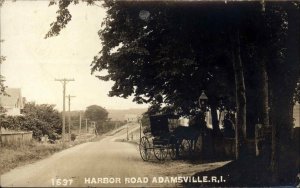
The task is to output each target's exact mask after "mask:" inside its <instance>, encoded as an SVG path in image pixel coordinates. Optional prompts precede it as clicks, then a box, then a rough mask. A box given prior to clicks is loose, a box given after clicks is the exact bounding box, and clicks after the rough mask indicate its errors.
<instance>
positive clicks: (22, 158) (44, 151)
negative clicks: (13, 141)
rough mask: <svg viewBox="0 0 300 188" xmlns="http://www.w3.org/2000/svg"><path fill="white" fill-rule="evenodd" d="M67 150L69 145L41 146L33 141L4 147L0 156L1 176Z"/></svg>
mask: <svg viewBox="0 0 300 188" xmlns="http://www.w3.org/2000/svg"><path fill="white" fill-rule="evenodd" d="M66 148H68V145H67V144H61V143H60V144H41V143H38V142H37V141H31V142H30V143H28V144H26V145H25V144H24V145H21V146H16V145H11V146H3V147H1V155H0V174H4V173H5V172H8V171H9V170H11V169H13V168H16V167H18V166H22V165H25V164H28V163H32V162H34V161H36V160H39V159H43V158H45V157H47V156H50V155H51V154H53V153H55V152H58V151H61V150H63V149H66Z"/></svg>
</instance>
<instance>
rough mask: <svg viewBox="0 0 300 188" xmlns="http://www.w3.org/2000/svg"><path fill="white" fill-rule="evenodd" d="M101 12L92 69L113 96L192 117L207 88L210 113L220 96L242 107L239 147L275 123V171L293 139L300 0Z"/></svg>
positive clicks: (136, 6) (132, 6)
mask: <svg viewBox="0 0 300 188" xmlns="http://www.w3.org/2000/svg"><path fill="white" fill-rule="evenodd" d="M91 2H95V1H91ZM69 3H70V2H68V3H64V2H63V1H60V3H59V5H60V10H63V11H62V12H58V13H59V14H60V15H59V16H58V19H57V22H55V23H54V24H53V25H52V28H51V30H50V32H49V33H48V36H52V35H56V34H58V33H59V32H60V28H63V27H65V24H66V23H67V22H68V21H69V20H70V19H69V18H70V17H69V16H68V14H64V12H67V11H65V9H66V7H67V6H68V5H69ZM104 7H105V8H106V9H107V17H106V19H105V21H104V25H105V27H104V29H103V30H101V31H100V32H99V36H100V38H101V40H102V45H103V48H102V50H101V51H100V52H99V55H98V56H96V57H95V59H94V61H93V63H92V71H93V72H94V73H97V72H101V71H103V70H107V72H108V74H107V75H104V76H98V77H99V78H100V79H102V80H106V81H107V80H112V81H114V83H115V84H114V86H113V87H112V89H111V91H110V93H109V95H110V96H119V97H124V98H126V97H128V96H130V95H133V96H134V101H136V102H137V103H151V104H153V105H154V107H159V106H161V104H166V107H167V109H168V110H170V109H171V110H173V111H175V112H177V113H179V114H182V115H195V114H198V113H199V108H198V105H197V99H198V97H199V95H200V93H201V90H203V89H204V90H206V92H207V93H208V97H209V104H210V106H211V109H212V110H211V111H212V112H216V108H218V107H219V105H218V103H219V101H220V99H223V100H224V99H227V100H228V101H227V102H226V106H227V107H228V108H231V109H234V107H235V106H237V117H238V118H237V121H236V124H237V125H236V126H237V129H236V130H237V131H238V132H237V133H238V135H237V136H238V137H239V139H238V140H240V141H242V144H241V145H239V144H238V145H237V146H239V147H238V148H240V149H241V148H243V147H244V145H243V142H244V139H245V138H246V137H247V136H249V135H247V134H246V131H245V129H246V130H247V131H248V130H252V131H251V132H252V134H250V136H251V135H252V136H254V125H255V124H256V123H262V124H263V125H264V126H266V127H268V126H269V124H271V125H272V128H273V148H272V149H273V157H272V158H273V166H274V167H273V168H276V167H275V166H276V165H274V164H277V163H278V156H279V155H278V154H279V153H280V151H282V150H280V146H282V144H284V145H286V146H287V145H288V144H287V143H289V140H290V139H289V137H290V135H291V125H292V113H291V112H292V105H293V103H292V102H293V96H294V91H295V88H296V86H297V85H296V83H297V81H298V80H299V72H300V71H299V69H300V63H299V36H300V35H299V25H300V24H299V20H300V19H299V3H297V2H285V3H276V2H271V3H265V4H263V6H262V5H261V4H260V3H258V2H248V3H232V2H228V3H227V4H225V3H223V2H213V3H212V2H211V3H207V2H206V3H203V2H190V3H175V2H155V3H149V2H124V1H105V2H104ZM264 8H265V10H264ZM60 22H61V24H56V23H60ZM60 26H61V27H60ZM57 27H58V28H59V29H57ZM234 80H235V81H234ZM298 88H299V86H298ZM298 92H299V91H298ZM234 99H236V101H235V100H234ZM296 99H297V98H296ZM246 101H247V105H246ZM269 107H270V109H271V113H270V114H269ZM153 109H155V108H153ZM212 116H213V117H216V116H215V114H212ZM246 116H247V118H246ZM269 117H270V118H269ZM213 122H214V125H216V124H217V121H216V118H215V120H214V121H213ZM214 127H217V126H214ZM238 151H240V150H238ZM238 154H239V153H238ZM277 168H278V167H277Z"/></svg>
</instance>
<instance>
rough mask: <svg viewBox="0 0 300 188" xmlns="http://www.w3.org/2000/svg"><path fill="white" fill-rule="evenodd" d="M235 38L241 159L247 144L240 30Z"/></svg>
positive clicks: (237, 128)
mask: <svg viewBox="0 0 300 188" xmlns="http://www.w3.org/2000/svg"><path fill="white" fill-rule="evenodd" d="M233 35H234V36H233V37H234V39H233V41H232V42H233V48H232V53H233V54H232V55H233V57H232V59H233V69H234V75H235V85H236V106H237V110H236V112H237V114H236V126H235V138H236V159H240V158H241V157H242V156H244V154H245V150H246V145H245V143H246V142H245V138H246V88H245V82H244V73H243V65H242V60H241V50H240V35H239V31H236V32H235V33H234V34H233Z"/></svg>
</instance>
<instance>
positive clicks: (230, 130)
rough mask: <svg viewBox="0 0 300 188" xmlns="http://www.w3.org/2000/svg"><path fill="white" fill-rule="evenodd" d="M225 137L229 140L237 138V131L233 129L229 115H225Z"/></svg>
mask: <svg viewBox="0 0 300 188" xmlns="http://www.w3.org/2000/svg"><path fill="white" fill-rule="evenodd" d="M223 127H224V128H223V135H224V137H227V138H234V137H235V131H234V127H233V122H232V121H231V119H230V117H229V114H226V115H225V118H224V121H223Z"/></svg>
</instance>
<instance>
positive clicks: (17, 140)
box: [0, 131, 32, 146]
mask: <svg viewBox="0 0 300 188" xmlns="http://www.w3.org/2000/svg"><path fill="white" fill-rule="evenodd" d="M31 140H32V131H30V132H9V133H1V134H0V141H1V146H5V145H22V144H26V143H28V142H30V141H31Z"/></svg>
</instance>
